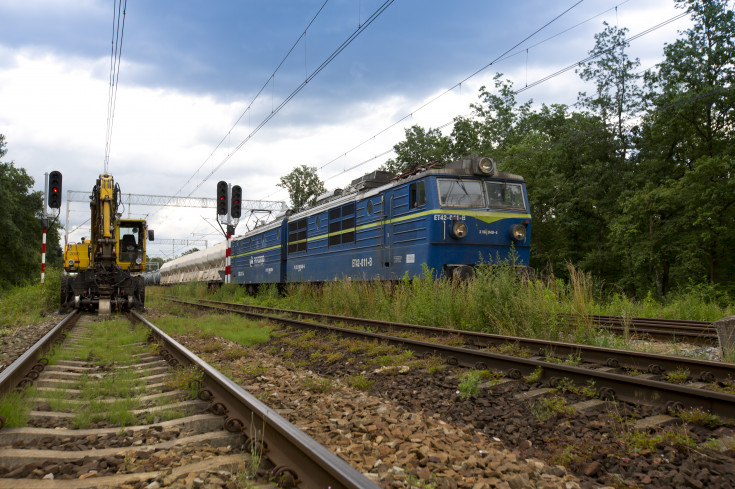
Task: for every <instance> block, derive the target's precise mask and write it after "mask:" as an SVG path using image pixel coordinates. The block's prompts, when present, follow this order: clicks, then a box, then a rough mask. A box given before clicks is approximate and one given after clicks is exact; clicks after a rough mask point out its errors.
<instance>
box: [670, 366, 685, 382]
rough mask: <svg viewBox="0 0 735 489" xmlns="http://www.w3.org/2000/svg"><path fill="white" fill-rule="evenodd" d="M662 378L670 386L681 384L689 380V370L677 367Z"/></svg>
mask: <svg viewBox="0 0 735 489" xmlns="http://www.w3.org/2000/svg"><path fill="white" fill-rule="evenodd" d="M664 378H665V379H666V381H667V382H671V383H672V384H683V383H684V382H686V381H687V380H689V369H688V368H682V367H679V368H677V369H676V370H674V371H673V372H669V373H667V374H666V375H664Z"/></svg>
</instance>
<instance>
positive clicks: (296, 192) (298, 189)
mask: <svg viewBox="0 0 735 489" xmlns="http://www.w3.org/2000/svg"><path fill="white" fill-rule="evenodd" d="M277 185H278V186H279V187H282V188H285V189H286V190H287V191H288V195H289V197H290V199H291V206H292V208H293V210H294V211H299V210H301V209H304V208H306V207H308V206H310V205H314V204H315V203H316V198H317V197H319V195H320V194H323V193H324V192H325V191H326V188H325V187H324V182H322V181H321V180H320V179H319V176H318V175H317V169H316V167H313V166H306V165H301V166H298V167H296V168H294V169H293V170H292V171H291V173H289V174H288V175H286V176H283V177H281V180H280V183H278V184H277Z"/></svg>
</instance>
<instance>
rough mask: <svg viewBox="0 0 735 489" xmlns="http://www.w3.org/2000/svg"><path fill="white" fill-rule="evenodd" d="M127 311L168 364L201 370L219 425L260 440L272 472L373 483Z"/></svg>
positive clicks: (324, 482) (358, 487) (368, 486)
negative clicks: (147, 331) (158, 345)
mask: <svg viewBox="0 0 735 489" xmlns="http://www.w3.org/2000/svg"><path fill="white" fill-rule="evenodd" d="M130 314H131V316H132V317H133V318H135V319H136V320H138V321H140V322H142V323H143V324H145V325H146V326H148V327H149V328H150V329H151V331H152V334H153V336H154V337H155V338H157V339H159V340H161V342H162V343H163V344H164V345H165V347H164V350H163V351H162V352H161V354H162V355H163V356H164V358H167V359H168V360H169V362H170V363H171V364H173V365H178V364H184V365H194V366H196V367H197V368H198V369H200V370H201V371H202V372H203V374H204V376H205V381H204V387H203V389H202V390H201V391H200V399H203V400H206V401H209V402H210V406H211V409H212V411H213V412H215V413H216V414H222V415H225V416H226V419H225V428H226V429H228V430H230V431H234V432H242V433H243V434H244V435H245V436H246V437H248V436H249V437H250V439H251V442H258V443H259V442H260V441H261V440H262V442H263V454H264V456H265V457H266V458H268V459H269V460H270V461H271V462H273V463H274V465H276V468H275V469H274V472H275V473H274V475H275V476H276V477H277V478H280V479H281V480H282V481H283V482H285V483H286V487H288V485H289V484H293V485H296V486H299V487H305V488H326V487H331V488H332V489H338V488H344V489H376V488H377V487H378V486H376V485H375V484H374V483H373V482H372V481H370V480H369V479H368V478H366V477H365V476H363V475H362V474H361V473H360V472H358V471H357V470H356V469H354V468H353V467H352V466H350V465H349V464H348V463H347V462H345V461H344V460H342V459H341V458H339V457H338V456H337V455H335V454H333V453H332V452H330V451H329V450H327V449H326V448H325V447H324V446H322V445H321V444H319V443H318V442H317V441H316V440H314V439H313V438H311V437H310V436H309V435H307V434H306V433H304V432H303V431H301V430H299V429H298V428H296V427H295V426H294V425H292V424H291V423H289V422H288V421H287V420H285V419H284V418H283V417H281V416H280V415H279V414H277V413H276V412H275V411H274V410H273V409H271V408H269V407H268V406H266V405H265V404H263V403H262V402H260V401H259V400H258V399H257V398H255V397H254V396H253V395H252V394H250V393H249V392H247V391H246V390H244V389H243V388H242V387H240V386H239V385H237V384H236V383H234V382H233V381H232V380H230V379H229V378H227V377H226V376H224V375H222V374H221V373H220V372H219V371H217V370H216V369H215V368H213V367H212V366H210V365H209V364H208V363H206V362H205V361H203V360H202V359H200V358H199V357H197V356H196V355H194V354H193V353H192V352H191V351H189V350H188V349H187V348H185V347H184V346H183V345H181V344H180V343H178V342H177V341H176V340H174V339H173V338H171V337H170V336H169V335H167V334H166V333H164V332H163V331H162V330H161V329H159V328H158V327H156V326H155V325H154V324H152V323H151V322H149V321H148V320H147V319H145V318H144V317H143V316H141V315H140V314H138V313H137V312H135V311H131V313H130Z"/></svg>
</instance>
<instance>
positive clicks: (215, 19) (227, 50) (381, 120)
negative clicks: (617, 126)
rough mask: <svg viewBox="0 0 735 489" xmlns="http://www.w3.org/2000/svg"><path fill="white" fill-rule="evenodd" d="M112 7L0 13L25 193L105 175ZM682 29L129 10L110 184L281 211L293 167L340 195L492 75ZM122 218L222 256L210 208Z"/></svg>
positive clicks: (449, 5) (478, 4)
mask: <svg viewBox="0 0 735 489" xmlns="http://www.w3.org/2000/svg"><path fill="white" fill-rule="evenodd" d="M117 1H119V0H116V1H115V2H113V1H111V0H107V1H102V0H3V1H2V2H0V19H2V29H0V133H2V134H4V135H5V137H6V140H7V144H8V146H7V149H8V154H7V155H6V156H5V158H4V160H5V161H15V164H16V165H17V166H20V167H23V168H25V169H26V170H27V171H28V173H29V174H30V175H31V176H33V177H34V178H35V180H36V188H37V189H43V181H44V173H45V172H49V171H52V170H59V171H61V172H62V173H63V175H64V190H69V189H72V190H80V191H91V189H92V187H93V186H94V181H95V179H96V178H97V176H98V175H99V174H100V173H103V172H104V160H105V146H106V141H107V139H106V132H107V115H108V94H109V91H110V61H111V60H110V58H111V56H110V55H111V50H112V47H113V42H112V41H113V14H114V8H115V5H117V4H118V3H117ZM122 1H123V3H125V0H122ZM320 9H321V10H320ZM567 10H568V11H567ZM565 11H566V13H564V12H565ZM681 12H682V10H681V9H676V8H675V7H674V0H586V1H581V2H580V1H579V0H566V1H562V2H550V1H548V0H518V1H515V2H500V1H488V0H459V1H455V2H446V1H438V0H394V1H392V0H388V1H386V0H327V1H326V2H325V1H324V0H267V1H257V2H255V1H252V0H239V1H235V0H219V1H212V2H193V1H191V0H177V1H173V0H160V1H152V0H146V1H140V0H130V2H128V3H127V9H126V15H125V26H124V31H123V37H122V56H121V63H120V67H119V75H118V76H119V78H118V84H117V98H116V105H115V112H114V125H113V129H112V137H111V146H110V157H109V164H108V171H109V173H111V174H112V175H113V176H114V177H115V180H116V182H117V183H119V184H120V187H121V189H122V191H123V193H134V194H151V195H181V196H206V197H214V195H215V186H216V183H217V181H219V180H226V181H228V182H231V183H233V184H239V185H241V186H242V188H243V198H244V199H246V200H287V199H288V195H287V194H286V192H285V191H284V190H283V189H280V188H279V187H277V186H276V184H277V183H278V181H279V178H280V177H281V176H283V175H285V174H287V173H289V172H290V171H291V170H292V169H293V168H294V167H295V166H298V165H301V164H306V165H309V166H315V167H317V168H319V176H320V177H321V179H322V180H325V181H326V185H327V187H328V188H336V187H341V186H344V185H346V184H348V183H349V182H350V181H351V180H353V179H355V178H357V177H359V176H361V175H362V174H363V173H366V172H369V171H373V170H375V169H376V168H377V167H378V166H380V164H382V163H383V162H384V161H385V160H386V159H388V158H390V157H392V156H393V155H392V154H391V153H390V150H391V148H392V146H393V145H394V144H396V143H397V142H399V141H400V140H402V138H403V134H404V128H407V127H410V126H411V125H413V124H419V125H422V126H424V127H439V126H442V125H444V124H446V123H449V122H451V121H452V119H453V118H454V117H456V116H458V115H465V114H468V113H469V105H470V103H472V102H474V101H476V99H477V93H478V89H479V87H480V86H482V85H491V84H492V77H493V75H494V74H495V73H496V72H502V73H504V75H505V77H506V78H508V79H510V80H512V81H513V83H514V84H515V87H516V88H521V87H524V86H525V85H526V84H532V83H533V82H535V81H537V80H539V79H541V78H544V77H546V76H548V75H550V74H552V73H554V72H556V71H558V70H560V69H562V68H564V67H566V66H569V65H572V64H574V63H575V62H577V61H579V60H581V59H583V58H584V57H585V56H586V55H587V54H588V51H589V50H590V49H592V47H593V45H594V34H595V33H596V32H599V31H601V30H602V28H603V22H607V23H608V24H611V25H617V26H619V27H621V28H622V27H626V28H628V29H629V36H632V35H635V34H638V33H640V32H642V31H644V30H646V29H649V28H651V27H653V26H655V25H657V24H659V23H661V22H663V21H666V20H667V19H670V18H672V17H674V16H676V15H678V14H680V13H681ZM562 13H564V14H563V15H561V16H560V14H562ZM558 16H560V17H559V18H558V19H556V20H554V19H555V18H557V17H558ZM552 20H553V22H551V21H552ZM550 22H551V23H550ZM547 24H548V25H547ZM689 25H690V20H689V19H688V18H686V17H685V18H682V19H680V20H677V21H675V22H672V23H670V24H668V25H666V26H664V27H662V28H659V29H657V30H655V31H653V32H651V33H650V34H647V35H645V36H643V37H641V38H640V39H638V40H636V41H634V42H633V43H632V45H631V48H630V51H629V53H630V55H631V56H632V57H638V58H640V60H641V68H642V69H644V68H649V67H652V66H654V65H655V64H656V63H657V62H659V61H660V60H661V56H662V49H663V46H664V44H665V43H667V42H673V41H674V40H675V39H676V38H677V31H678V30H683V29H686V28H687V27H688V26H689ZM536 31H539V32H538V33H536V34H535V35H533V36H532V37H530V38H529V39H528V40H526V41H525V42H523V43H521V42H522V41H524V39H526V38H527V37H528V36H531V35H532V34H534V33H535V32H536ZM358 32H359V35H357V36H356V37H355V36H354V35H355V34H356V33H358ZM351 38H352V39H353V40H352V42H349V43H346V41H348V40H349V39H351ZM519 43H521V44H520V45H519V46H517V47H515V48H514V46H516V45H517V44H519ZM343 44H346V46H345V47H344V49H343V50H342V51H341V52H339V54H337V55H336V57H334V58H333V59H332V60H331V62H329V63H328V64H326V65H325V66H323V68H322V69H321V70H320V71H319V72H318V73H316V74H315V70H318V69H319V68H320V67H321V66H322V64H323V63H324V62H325V61H327V60H328V59H329V58H330V56H332V55H333V53H335V52H336V51H337V50H338V49H339V48H340V47H341V46H343ZM292 47H293V50H292V51H291V53H290V54H289V55H288V56H286V55H287V53H289V50H291V49H292ZM511 48H514V49H513V50H512V51H510V52H509V55H508V56H507V57H505V59H503V60H501V61H498V62H497V63H495V64H493V65H492V66H489V67H488V68H486V69H485V70H483V71H481V72H480V73H479V74H477V75H475V76H473V77H472V78H470V79H468V80H466V81H464V82H463V83H462V84H461V85H460V86H456V85H457V84H458V83H459V82H460V81H462V80H465V79H466V78H467V77H468V76H469V75H472V74H473V73H475V72H476V71H478V70H479V69H481V68H483V67H485V66H486V65H488V64H489V63H490V62H491V61H493V60H495V59H496V58H498V57H499V56H500V55H501V54H503V53H505V52H506V51H508V50H510V49H511ZM284 59H285V60H284ZM282 61H283V63H282ZM307 79H308V83H307V84H306V85H305V86H303V87H302V89H301V90H300V91H298V93H296V94H295V95H294V96H293V97H292V98H291V99H290V100H289V101H287V103H285V105H283V104H284V102H285V101H286V100H287V99H288V98H289V97H290V96H291V95H293V93H294V91H296V90H297V89H298V88H299V87H300V85H301V84H302V83H303V82H304V81H306V80H307ZM452 87H454V88H453V89H452V90H449V89H451V88H452ZM589 89H590V87H589V86H588V87H585V85H584V84H583V83H582V82H581V81H580V80H579V78H578V76H577V75H576V74H575V73H574V70H570V71H568V72H567V73H565V74H563V75H561V76H557V77H555V78H552V79H551V80H549V81H547V82H545V83H542V84H540V85H538V86H535V87H533V88H531V89H529V90H526V91H524V92H523V93H522V94H520V95H519V99H520V100H521V101H524V100H526V99H528V98H532V99H533V100H534V102H535V103H546V104H552V103H564V104H569V105H571V104H574V102H575V101H576V99H577V93H578V92H579V91H580V90H589ZM439 95H441V96H440V97H438V98H437V96H439ZM434 99H435V100H434ZM432 100H434V101H432ZM429 101H432V102H431V103H429V104H428V105H426V103H427V102H429ZM279 107H281V109H280V110H279V111H278V112H277V113H275V115H274V114H273V112H274V110H276V109H278V108H279ZM268 118H270V119H269V120H267V119H268ZM266 120H267V122H266ZM398 121H400V122H398ZM264 122H265V124H264V125H262V127H261V128H260V129H259V130H258V131H257V133H255V134H254V135H251V134H252V132H253V131H254V130H255V129H256V128H258V126H260V125H261V124H263V123H264ZM397 122H398V123H397ZM448 129H450V128H448ZM500 166H501V168H502V162H501V164H500ZM64 194H65V195H64V197H66V192H64ZM63 210H64V208H62V213H61V219H62V222H63V221H64V217H65V212H63ZM128 212H129V213H130V215H131V216H133V217H142V216H144V215H148V219H149V224H150V227H151V228H153V229H155V230H156V237H157V238H177V239H206V240H209V242H210V244H212V243H215V242H217V241H220V240H221V239H222V238H221V237H218V236H216V235H212V233H214V232H215V231H214V229H213V225H212V220H213V219H212V218H213V217H214V210H213V209H192V208H188V209H177V208H170V207H166V208H154V207H147V206H134V207H133V208H131V209H126V215H127V214H128ZM88 218H89V207H88V206H86V205H84V204H80V203H73V204H72V205H71V211H70V213H69V228H70V231H71V230H74V231H73V232H72V233H71V234H70V241H74V240H78V239H80V237H81V236H87V235H88V234H89V228H88V227H85V226H88V224H86V225H85V224H84V223H85V221H87V220H88ZM245 226H246V224H241V225H240V226H239V227H238V231H240V232H242V231H244V230H245ZM208 234H209V236H206V235H208ZM200 247H201V246H200ZM184 249H186V247H172V246H171V245H167V246H160V245H157V246H154V247H152V248H151V249H150V253H151V254H152V255H154V256H163V257H171V255H172V254H179V253H181V252H182V251H183V250H184Z"/></svg>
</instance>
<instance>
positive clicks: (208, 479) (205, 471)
mask: <svg viewBox="0 0 735 489" xmlns="http://www.w3.org/2000/svg"><path fill="white" fill-rule="evenodd" d="M18 390H21V391H22V392H18ZM0 393H2V394H3V396H4V399H5V400H9V399H14V402H16V403H17V404H16V408H14V409H11V410H9V411H7V412H6V413H5V414H8V413H10V414H18V413H20V412H23V411H24V408H28V409H27V411H25V412H26V416H27V418H28V426H27V427H18V428H11V427H4V428H3V429H1V430H0V488H17V487H27V488H34V487H49V486H48V484H49V483H50V482H49V481H50V480H53V481H54V484H55V485H54V486H53V487H64V488H66V487H69V488H72V487H73V488H82V487H133V488H137V487H149V488H150V487H167V486H176V485H177V484H178V485H179V486H180V487H200V486H201V487H225V486H226V485H227V484H236V483H242V482H243V480H244V478H246V477H247V478H249V479H248V480H251V479H252V480H254V481H260V482H259V483H264V484H266V486H267V484H268V481H270V483H278V484H279V485H282V486H285V487H303V488H312V487H314V488H316V487H332V488H366V489H367V488H373V489H374V488H375V487H376V486H375V484H374V483H372V482H371V481H370V480H369V479H367V478H365V477H364V476H363V475H362V474H360V473H359V472H358V471H357V470H355V469H354V468H352V467H351V466H350V465H349V464H347V463H346V462H344V461H343V460H342V459H340V458H338V457H337V456H336V455H334V454H333V453H331V452H330V451H329V450H327V449H326V448H324V447H323V446H322V445H320V444H319V443H317V442H316V441H315V440H313V439H312V438H311V437H309V436H308V435H306V434H305V433H304V432H303V431H301V430H299V429H297V428H296V427H295V426H293V425H292V424H291V423H289V422H287V421H286V420H285V419H283V418H282V417H281V416H279V415H278V414H276V413H275V412H274V411H273V410H272V409H269V408H268V407H267V406H265V405H264V404H263V403H262V402H260V401H259V400H258V399H257V398H255V397H254V396H252V395H250V394H249V393H248V392H246V391H245V390H243V389H242V388H241V387H239V386H238V385H236V384H235V383H234V382H232V381H231V380H230V379H228V378H227V377H226V376H224V375H223V374H221V373H220V372H218V371H217V370H216V369H214V368H213V367H211V366H210V365H209V364H207V363H206V362H204V361H203V360H201V359H200V358H198V357H197V356H196V355H194V354H193V353H191V352H190V351H189V350H187V349H186V348H184V347H183V346H182V345H180V344H179V343H178V342H176V341H175V340H173V339H172V338H171V337H169V336H168V335H166V334H165V333H164V332H163V331H161V330H160V329H159V328H157V327H156V326H155V325H153V324H152V323H150V322H149V321H148V320H146V319H145V318H144V317H142V316H140V315H139V314H137V313H131V314H130V316H129V317H128V319H127V320H121V319H118V320H114V321H106V322H100V321H99V320H98V319H97V318H96V317H92V316H89V315H81V314H80V313H77V312H73V313H71V314H69V315H68V316H66V317H65V318H64V319H63V320H62V321H61V322H60V323H59V324H58V325H57V326H55V327H54V328H52V330H51V331H49V333H48V334H46V336H44V337H43V338H42V339H41V340H39V341H38V342H37V343H36V344H35V345H34V346H33V347H32V348H31V349H29V350H28V351H27V352H26V353H24V354H23V355H22V356H21V357H20V358H18V359H17V360H16V361H15V362H14V363H13V364H12V365H10V366H9V367H8V368H6V369H5V370H4V371H3V372H2V373H0ZM0 423H2V424H3V425H5V424H12V423H13V420H11V419H5V418H3V419H0Z"/></svg>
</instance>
